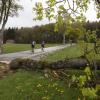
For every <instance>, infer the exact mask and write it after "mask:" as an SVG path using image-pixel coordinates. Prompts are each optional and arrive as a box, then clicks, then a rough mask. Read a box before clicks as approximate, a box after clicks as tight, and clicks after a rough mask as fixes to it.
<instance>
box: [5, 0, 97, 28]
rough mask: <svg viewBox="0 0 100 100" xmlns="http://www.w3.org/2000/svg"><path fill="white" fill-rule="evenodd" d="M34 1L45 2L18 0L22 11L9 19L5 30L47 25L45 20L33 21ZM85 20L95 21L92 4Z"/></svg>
mask: <svg viewBox="0 0 100 100" xmlns="http://www.w3.org/2000/svg"><path fill="white" fill-rule="evenodd" d="M36 1H42V2H43V1H45V0H33V1H31V0H20V4H21V5H22V6H23V8H24V9H23V10H22V11H19V16H17V17H12V18H11V17H9V19H8V22H7V24H6V28H8V27H19V28H20V27H33V26H36V25H43V24H46V23H49V22H48V20H47V19H44V20H42V21H33V18H34V16H35V14H34V13H33V11H32V8H33V5H34V3H35V2H36ZM86 18H87V20H90V21H95V20H97V19H96V12H95V11H94V8H93V4H91V5H90V6H89V9H88V11H87V12H86Z"/></svg>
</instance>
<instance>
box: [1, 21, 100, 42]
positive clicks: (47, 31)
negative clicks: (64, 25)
mask: <svg viewBox="0 0 100 100" xmlns="http://www.w3.org/2000/svg"><path fill="white" fill-rule="evenodd" d="M76 24H77V23H76ZM76 26H77V25H76ZM84 27H85V29H86V31H88V30H90V32H92V31H96V35H97V37H98V38H100V22H89V21H88V22H87V23H85V24H84ZM3 37H4V43H6V41H7V40H14V41H15V42H16V43H31V42H32V40H35V41H36V42H37V43H40V42H41V41H42V40H45V41H46V42H47V43H62V39H63V34H62V33H60V32H55V24H54V23H51V24H46V25H42V26H35V27H32V28H23V27H22V28H20V29H18V28H8V29H6V30H5V32H4V36H3ZM78 37H79V34H78V31H77V30H75V29H74V28H73V29H72V30H71V31H70V34H69V35H66V42H68V41H69V40H70V39H71V40H73V41H74V42H76V41H77V39H78Z"/></svg>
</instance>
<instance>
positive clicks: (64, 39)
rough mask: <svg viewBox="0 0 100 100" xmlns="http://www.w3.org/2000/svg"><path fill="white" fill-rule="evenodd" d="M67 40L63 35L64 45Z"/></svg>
mask: <svg viewBox="0 0 100 100" xmlns="http://www.w3.org/2000/svg"><path fill="white" fill-rule="evenodd" d="M65 41H66V38H65V34H63V44H65Z"/></svg>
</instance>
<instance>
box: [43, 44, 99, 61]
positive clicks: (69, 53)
mask: <svg viewBox="0 0 100 100" xmlns="http://www.w3.org/2000/svg"><path fill="white" fill-rule="evenodd" d="M83 47H84V45H81V44H76V45H73V46H70V47H67V48H64V49H62V50H59V51H56V52H54V53H51V54H48V55H47V56H46V57H45V58H44V60H47V61H49V62H53V61H57V60H63V59H65V58H76V57H80V56H82V55H83V54H84V52H83V51H84V50H83ZM88 48H89V50H90V49H91V48H93V44H88ZM91 55H92V56H93V54H92V53H91V54H90V56H91ZM95 57H96V59H100V54H98V55H96V56H95Z"/></svg>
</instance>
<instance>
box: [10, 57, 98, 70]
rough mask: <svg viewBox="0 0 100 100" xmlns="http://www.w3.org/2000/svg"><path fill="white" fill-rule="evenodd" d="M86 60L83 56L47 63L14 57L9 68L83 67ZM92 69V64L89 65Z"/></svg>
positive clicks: (86, 62)
mask: <svg viewBox="0 0 100 100" xmlns="http://www.w3.org/2000/svg"><path fill="white" fill-rule="evenodd" d="M87 64H88V61H87V60H86V59H85V58H73V59H65V60H60V61H56V62H52V63H49V62H47V61H35V60H32V59H15V60H13V61H12V62H11V63H10V68H11V69H15V70H16V69H19V68H23V69H30V70H36V69H45V68H50V69H85V67H86V66H87ZM96 65H97V69H98V70H100V60H96ZM90 67H91V68H92V69H94V67H93V66H90Z"/></svg>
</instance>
